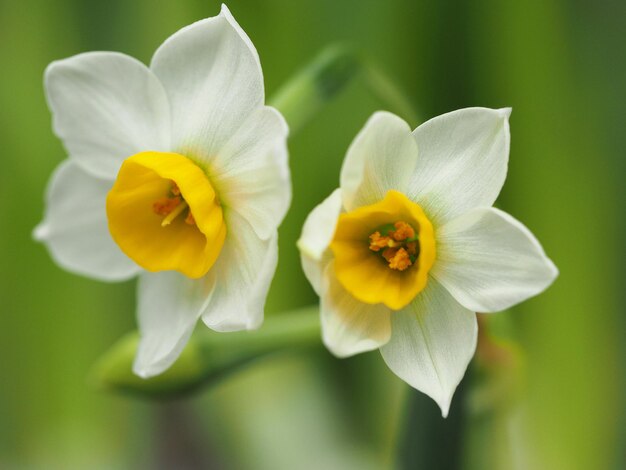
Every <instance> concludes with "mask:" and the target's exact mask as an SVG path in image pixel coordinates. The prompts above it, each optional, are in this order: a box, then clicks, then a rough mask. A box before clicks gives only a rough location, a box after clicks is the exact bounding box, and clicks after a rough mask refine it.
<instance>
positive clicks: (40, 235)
mask: <svg viewBox="0 0 626 470" xmlns="http://www.w3.org/2000/svg"><path fill="white" fill-rule="evenodd" d="M49 234H50V228H49V227H48V226H47V225H46V224H45V223H44V222H42V223H40V224H39V225H37V226H36V227H35V228H34V229H33V232H32V234H31V235H32V237H33V240H35V241H37V242H43V241H45V240H46V239H47V238H48V236H49Z"/></svg>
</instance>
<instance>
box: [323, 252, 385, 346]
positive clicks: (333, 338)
mask: <svg viewBox="0 0 626 470" xmlns="http://www.w3.org/2000/svg"><path fill="white" fill-rule="evenodd" d="M320 297H321V298H320V313H321V318H322V339H323V341H324V344H325V345H326V347H327V348H328V349H329V350H330V351H331V352H332V353H333V354H334V355H335V356H337V357H348V356H353V355H354V354H359V353H362V352H365V351H371V350H373V349H378V348H380V347H381V346H382V345H384V344H385V343H387V341H389V337H390V336H391V310H390V309H389V308H387V307H385V306H384V305H383V304H376V305H369V304H365V303H363V302H359V301H358V300H356V299H355V298H354V297H352V295H350V294H349V293H348V292H347V291H346V290H345V289H344V288H343V286H342V285H341V284H340V283H339V281H338V280H337V277H336V276H335V268H334V263H333V262H332V261H331V262H330V263H328V265H327V266H326V268H325V270H324V279H323V284H322V295H321V296H320Z"/></svg>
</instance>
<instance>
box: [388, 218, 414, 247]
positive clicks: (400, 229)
mask: <svg viewBox="0 0 626 470" xmlns="http://www.w3.org/2000/svg"><path fill="white" fill-rule="evenodd" d="M393 225H394V227H395V228H396V230H395V231H394V232H393V239H394V240H396V241H399V242H401V241H404V240H406V239H407V238H413V237H415V230H413V227H411V226H410V225H409V224H407V223H406V222H403V221H398V222H396V223H395V224H393Z"/></svg>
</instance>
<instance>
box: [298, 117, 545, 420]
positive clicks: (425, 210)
mask: <svg viewBox="0 0 626 470" xmlns="http://www.w3.org/2000/svg"><path fill="white" fill-rule="evenodd" d="M509 114H510V110H509V109H500V110H492V109H485V108H469V109H462V110H459V111H454V112H451V113H448V114H444V115H442V116H439V117H436V118H434V119H431V120H430V121H428V122H426V123H424V124H423V125H421V126H420V127H418V128H417V129H415V130H414V131H413V132H411V129H410V128H409V126H408V125H407V123H406V122H404V121H403V120H402V119H400V118H398V117H397V116H395V115H393V114H390V113H385V112H379V113H376V114H374V115H373V116H372V117H371V118H370V120H369V121H368V122H367V124H366V125H365V127H364V129H363V130H362V131H361V132H360V134H359V135H358V136H357V137H356V139H355V140H354V142H353V143H352V145H351V147H350V149H349V150H348V154H347V156H346V159H345V161H344V164H343V168H342V171H341V182H340V186H341V187H340V188H339V189H337V190H335V191H334V192H333V193H332V194H331V195H330V196H329V197H328V198H327V199H326V200H325V201H324V202H322V203H321V204H320V205H319V206H317V207H316V208H315V209H314V210H313V211H312V212H311V214H310V215H309V217H308V219H307V220H306V222H305V225H304V228H303V232H302V237H301V238H300V240H299V242H298V246H299V248H300V251H301V254H302V264H303V268H304V271H305V274H306V275H307V278H308V279H309V281H310V282H311V284H312V285H313V288H314V289H315V291H316V292H317V293H318V295H319V296H320V299H321V319H322V335H323V340H324V343H325V344H326V346H327V347H328V348H329V349H330V351H331V352H333V353H334V354H335V355H336V356H339V357H347V356H351V355H353V354H357V353H360V352H364V351H369V350H372V349H377V348H380V351H381V353H382V356H383V358H384V360H385V362H386V363H387V365H388V366H389V367H390V368H391V370H392V371H393V372H394V373H395V374H396V375H398V376H399V377H400V378H402V379H403V380H404V381H406V382H407V383H409V384H410V385H411V386H413V387H415V388H416V389H418V390H421V391H422V392H424V393H426V394H428V395H429V396H431V397H432V398H433V399H434V400H435V401H436V402H437V403H438V404H439V406H440V407H441V410H442V412H443V415H444V416H446V415H447V413H448V409H449V406H450V401H451V400H452V395H453V393H454V390H455V389H456V387H457V385H458V384H459V382H460V380H461V378H462V377H463V374H464V373H465V370H466V368H467V365H468V363H469V361H470V359H471V358H472V356H473V354H474V350H475V348H476V333H477V324H476V315H475V313H474V312H495V311H499V310H504V309H506V308H508V307H510V306H512V305H514V304H516V303H518V302H521V301H523V300H525V299H527V298H529V297H531V296H533V295H536V294H538V293H539V292H541V291H543V290H544V289H545V288H546V287H547V286H548V285H550V283H551V282H552V281H553V280H554V278H555V277H556V276H557V269H556V267H555V266H554V264H553V263H552V262H551V261H550V260H549V259H548V258H547V257H546V255H545V254H544V252H543V250H542V248H541V246H540V245H539V242H538V241H537V240H536V239H535V238H534V236H533V235H532V234H531V233H530V232H529V231H528V229H527V228H526V227H524V226H523V225H522V224H521V223H520V222H518V221H517V220H515V219H514V218H512V217H511V216H510V215H508V214H506V213H504V212H502V211H500V210H498V209H496V208H494V207H491V206H492V205H493V203H494V201H495V200H496V197H497V196H498V194H499V193H500V189H501V188H502V185H503V183H504V180H505V177H506V171H507V163H508V155H509V125H508V117H509Z"/></svg>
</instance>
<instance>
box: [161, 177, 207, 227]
mask: <svg viewBox="0 0 626 470" xmlns="http://www.w3.org/2000/svg"><path fill="white" fill-rule="evenodd" d="M169 192H170V194H169V195H168V196H164V197H162V198H159V199H157V200H156V201H154V203H153V204H152V210H153V212H154V213H155V214H157V215H164V216H165V217H164V218H163V221H162V222H161V226H162V227H167V226H168V225H169V224H171V223H172V222H173V221H174V220H175V219H176V218H177V217H178V216H179V215H181V214H182V213H183V212H185V210H186V209H187V208H188V207H189V206H188V204H187V202H186V201H185V200H184V199H183V196H182V194H181V192H180V188H179V187H178V185H177V184H176V183H175V182H173V181H172V187H171V188H170V191H169ZM185 223H186V224H187V225H196V220H195V219H194V218H193V215H192V214H191V210H188V212H187V216H186V217H185Z"/></svg>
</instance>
